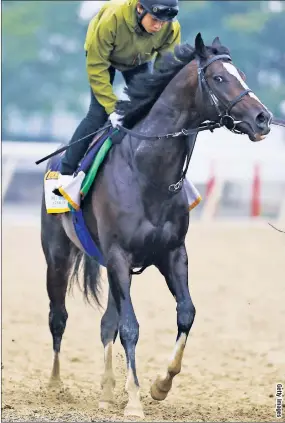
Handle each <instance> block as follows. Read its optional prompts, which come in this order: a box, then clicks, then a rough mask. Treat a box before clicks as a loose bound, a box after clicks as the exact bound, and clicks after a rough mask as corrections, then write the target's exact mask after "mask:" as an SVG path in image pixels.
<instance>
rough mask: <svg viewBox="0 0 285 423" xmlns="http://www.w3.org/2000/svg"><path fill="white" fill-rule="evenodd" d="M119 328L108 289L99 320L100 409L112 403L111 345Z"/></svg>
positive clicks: (113, 380)
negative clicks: (101, 362) (102, 366)
mask: <svg viewBox="0 0 285 423" xmlns="http://www.w3.org/2000/svg"><path fill="white" fill-rule="evenodd" d="M118 326H119V313H118V310H117V306H116V303H115V301H114V298H113V295H112V293H111V290H110V289H109V295H108V305H107V309H106V311H105V313H104V315H103V317H102V320H101V341H102V343H103V345H104V360H105V369H104V373H103V376H102V380H101V387H102V393H101V399H100V402H99V407H100V408H109V406H110V405H112V403H113V402H114V388H115V383H116V382H115V377H114V373H113V357H112V349H113V343H114V342H115V340H116V337H117V334H118Z"/></svg>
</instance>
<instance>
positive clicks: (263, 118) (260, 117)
mask: <svg viewBox="0 0 285 423" xmlns="http://www.w3.org/2000/svg"><path fill="white" fill-rule="evenodd" d="M256 122H257V123H258V122H259V123H264V122H266V116H265V114H264V113H263V112H261V113H259V115H257V116H256Z"/></svg>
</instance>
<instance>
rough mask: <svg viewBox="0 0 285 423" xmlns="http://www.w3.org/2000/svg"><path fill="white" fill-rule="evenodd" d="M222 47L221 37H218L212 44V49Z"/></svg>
mask: <svg viewBox="0 0 285 423" xmlns="http://www.w3.org/2000/svg"><path fill="white" fill-rule="evenodd" d="M221 45H222V44H221V41H220V39H219V37H216V38H215V39H214V40H213V42H212V47H214V48H219V47H221Z"/></svg>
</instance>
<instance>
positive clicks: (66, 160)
mask: <svg viewBox="0 0 285 423" xmlns="http://www.w3.org/2000/svg"><path fill="white" fill-rule="evenodd" d="M109 71H110V81H111V84H112V83H113V81H114V77H115V69H114V68H112V67H110V69H109ZM107 119H108V115H107V113H106V111H105V109H104V107H103V106H102V105H101V104H100V103H99V102H98V100H97V99H96V97H95V96H94V94H93V91H92V89H91V103H90V107H89V110H88V113H87V115H86V117H85V118H84V119H83V120H82V121H81V123H80V124H79V126H78V127H77V129H76V131H75V132H74V135H73V137H72V138H71V140H70V142H69V144H72V143H73V142H75V141H77V140H79V139H80V138H83V137H86V136H87V135H89V134H91V133H92V132H95V131H97V129H100V127H101V126H103V125H104V123H105V122H106V121H107ZM93 136H94V135H90V137H88V136H87V137H86V138H85V139H84V140H82V141H80V142H78V143H76V144H74V145H72V146H71V147H69V148H68V149H67V150H66V151H65V155H64V157H63V159H62V161H61V174H62V175H73V173H74V172H75V170H76V168H77V165H78V163H79V161H80V159H81V158H82V157H83V155H84V153H85V152H86V150H87V148H88V146H89V144H90V142H91V141H92V139H93Z"/></svg>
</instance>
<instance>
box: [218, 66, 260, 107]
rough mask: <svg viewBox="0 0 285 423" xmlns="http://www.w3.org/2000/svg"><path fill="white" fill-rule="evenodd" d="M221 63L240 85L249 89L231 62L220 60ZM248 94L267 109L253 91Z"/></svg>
mask: <svg viewBox="0 0 285 423" xmlns="http://www.w3.org/2000/svg"><path fill="white" fill-rule="evenodd" d="M222 64H223V66H224V68H225V69H226V70H227V71H228V72H229V73H230V74H231V75H233V76H234V77H235V78H236V79H237V80H238V81H239V83H240V84H241V85H242V87H243V88H244V89H245V90H248V89H249V87H248V86H247V84H246V83H245V82H244V80H243V79H242V77H241V76H240V74H239V72H238V70H237V68H236V67H235V66H234V65H233V64H232V63H225V62H222ZM248 95H249V96H250V97H252V98H255V100H257V101H258V102H259V103H260V104H261V105H262V106H263V107H265V109H266V110H267V107H266V106H264V104H263V103H261V101H260V100H259V98H258V97H257V96H256V95H255V94H254V93H252V92H250V93H248Z"/></svg>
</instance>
